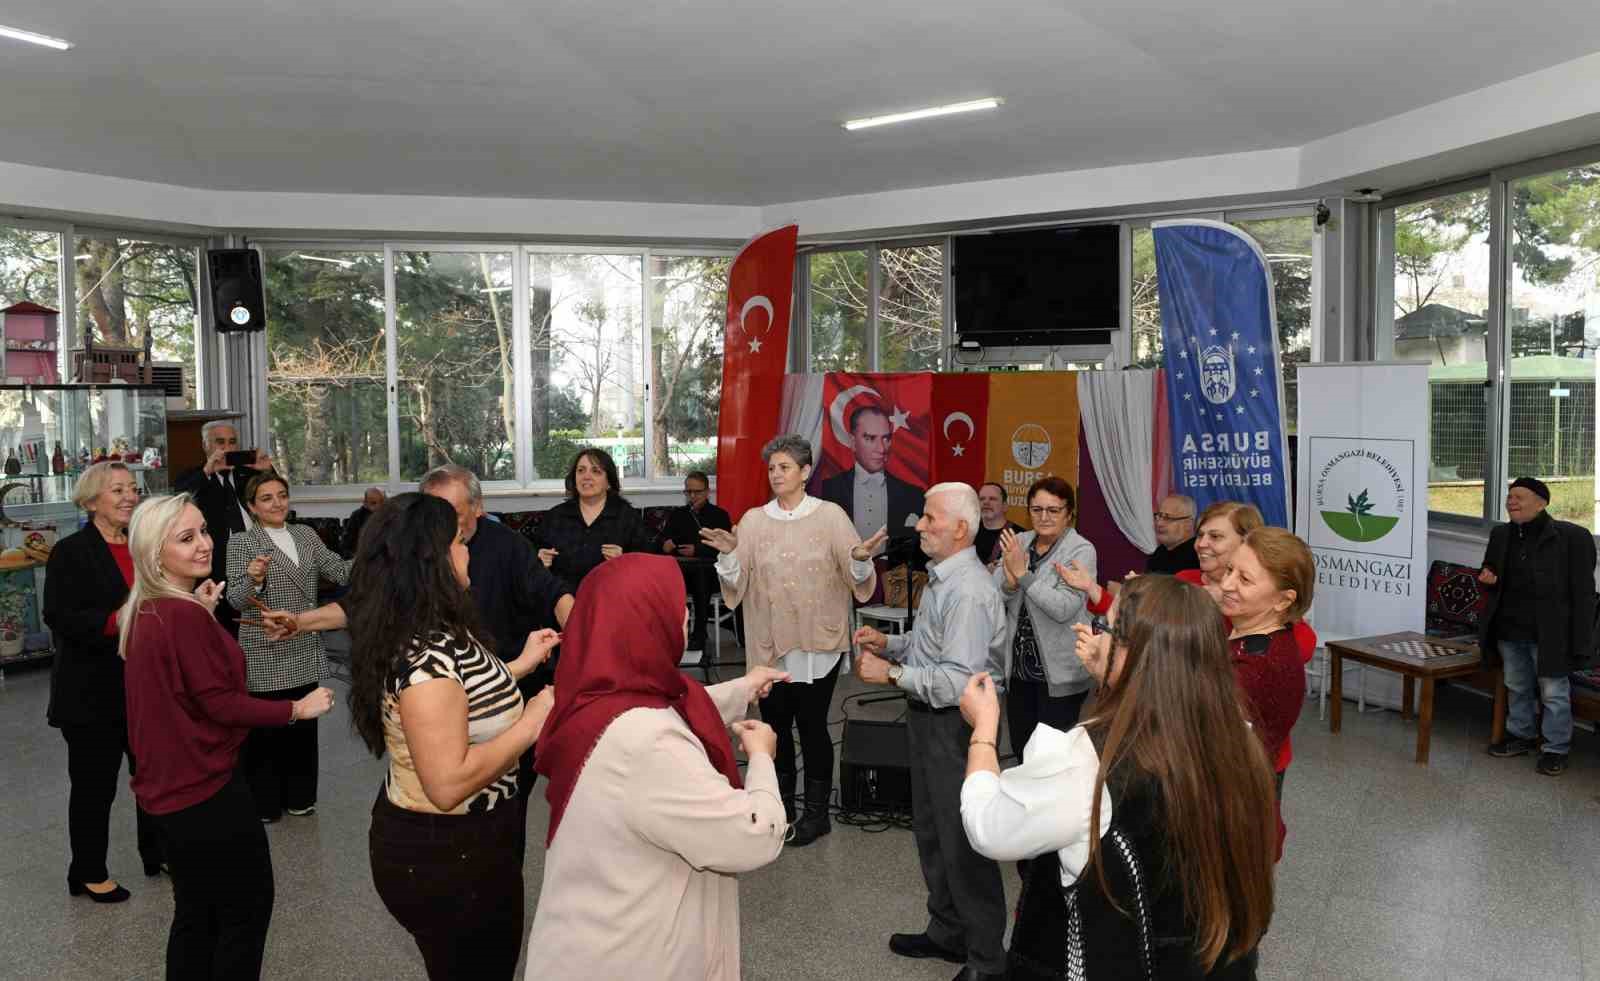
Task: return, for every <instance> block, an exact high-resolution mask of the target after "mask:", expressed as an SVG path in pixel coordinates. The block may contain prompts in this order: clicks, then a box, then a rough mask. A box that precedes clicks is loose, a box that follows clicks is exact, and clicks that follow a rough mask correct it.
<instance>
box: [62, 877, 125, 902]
mask: <svg viewBox="0 0 1600 981" xmlns="http://www.w3.org/2000/svg"><path fill="white" fill-rule="evenodd" d="M67 895H69V896H88V897H89V898H90V899H92V900H94V901H95V902H97V903H123V902H127V900H128V897H129V896H132V895H133V893H131V892H129V891H128V890H126V889H124V888H122V886H120V885H119V886H117V887H116V888H115V889H112V890H111V891H109V892H95V891H94V890H92V889H90V888H89V887H88V886H86V885H84V884H83V883H81V882H79V881H78V880H76V879H74V878H72V877H71V876H68V877H67Z"/></svg>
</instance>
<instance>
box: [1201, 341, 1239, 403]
mask: <svg viewBox="0 0 1600 981" xmlns="http://www.w3.org/2000/svg"><path fill="white" fill-rule="evenodd" d="M1236 378H1237V373H1236V372H1235V371H1234V367H1233V352H1232V351H1231V350H1229V349H1227V348H1225V347H1220V346H1213V347H1208V348H1206V349H1205V350H1204V351H1201V352H1200V392H1201V394H1203V395H1205V397H1206V401H1208V402H1210V403H1211V404H1213V405H1221V404H1222V403H1224V402H1226V401H1228V400H1229V399H1231V398H1233V393H1234V390H1235V388H1236V385H1237V382H1236Z"/></svg>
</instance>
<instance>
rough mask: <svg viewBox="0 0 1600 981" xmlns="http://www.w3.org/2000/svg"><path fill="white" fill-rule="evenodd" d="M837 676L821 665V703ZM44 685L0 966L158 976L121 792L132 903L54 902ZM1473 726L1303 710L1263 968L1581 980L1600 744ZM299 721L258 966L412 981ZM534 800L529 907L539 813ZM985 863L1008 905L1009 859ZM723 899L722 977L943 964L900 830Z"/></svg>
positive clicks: (1300, 975)
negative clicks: (923, 946)
mask: <svg viewBox="0 0 1600 981" xmlns="http://www.w3.org/2000/svg"><path fill="white" fill-rule="evenodd" d="M860 689H861V686H860V685H859V684H858V683H855V682H854V681H852V680H843V681H841V682H840V685H839V692H838V698H839V699H841V700H842V699H843V698H844V697H845V696H847V695H849V694H851V693H853V692H856V691H859V690H860ZM47 691H48V675H47V673H46V672H43V671H32V672H12V673H11V674H10V675H9V676H8V678H7V685H6V687H5V688H4V690H0V978H29V979H32V978H40V979H61V981H72V979H78V978H83V979H94V981H109V979H132V978H150V979H155V978H159V977H161V974H162V967H163V949H164V944H165V939H166V930H167V926H168V923H169V922H170V918H171V914H172V898H171V889H170V886H169V884H168V883H167V882H166V881H165V880H162V879H157V880H146V879H144V878H143V877H142V876H141V875H140V873H139V862H138V858H137V855H136V854H135V851H134V845H133V807H132V803H131V798H130V795H129V794H128V792H127V791H126V787H124V789H123V791H122V793H121V794H120V795H119V797H118V799H117V804H116V808H115V810H114V812H113V816H112V855H111V868H112V873H113V874H114V875H117V876H120V877H121V880H122V881H123V882H124V883H125V884H126V885H128V886H129V887H130V888H131V889H132V890H133V893H134V896H133V899H132V900H131V901H129V902H128V903H126V904H124V905H122V906H113V907H100V906H95V905H93V904H91V903H89V902H88V901H87V900H84V899H71V898H69V897H68V896H67V894H66V890H65V888H64V883H63V878H64V876H65V869H66V826H65V821H66V794H67V779H66V754H65V748H64V744H63V743H62V741H61V738H60V736H59V734H57V733H56V732H55V731H54V730H51V729H49V728H47V727H46V726H45V724H44V707H45V700H46V695H47ZM851 712H852V714H853V715H856V714H859V715H863V716H868V717H883V715H884V713H889V714H891V715H892V713H893V712H894V708H893V706H892V705H881V704H880V705H872V706H867V707H864V708H860V709H858V708H857V707H855V706H852V707H851ZM835 715H836V716H837V715H838V711H837V710H836V712H835ZM1488 720H1489V705H1488V703H1487V702H1485V701H1483V700H1481V699H1478V698H1476V697H1474V696H1472V695H1469V694H1466V693H1461V692H1448V691H1447V692H1443V693H1441V696H1440V706H1439V718H1438V721H1437V723H1436V726H1435V732H1434V740H1433V763H1432V765H1431V766H1429V767H1426V768H1423V767H1419V766H1417V765H1416V764H1415V763H1413V762H1412V761H1411V752H1412V746H1413V734H1414V729H1413V726H1412V725H1411V724H1410V723H1404V722H1401V721H1400V719H1399V717H1398V716H1397V715H1396V714H1394V713H1392V712H1381V711H1371V712H1368V713H1367V714H1365V715H1359V714H1357V713H1356V711H1355V708H1354V706H1353V705H1351V706H1347V711H1346V713H1345V728H1344V732H1343V733H1342V734H1341V735H1339V736H1331V735H1329V734H1328V731H1327V726H1326V723H1323V722H1320V721H1319V720H1318V719H1317V712H1316V703H1315V702H1314V701H1312V702H1308V703H1307V705H1306V711H1305V713H1304V714H1303V715H1302V716H1301V720H1300V725H1299V727H1298V729H1297V730H1296V732H1295V764H1294V766H1293V767H1292V768H1291V770H1290V773H1289V777H1288V782H1287V784H1286V785H1285V817H1286V819H1287V821H1288V824H1289V843H1288V847H1287V852H1286V855H1285V858H1284V860H1283V863H1282V865H1281V866H1280V867H1279V875H1278V911H1277V915H1276V917H1275V919H1274V920H1273V924H1272V930H1271V933H1270V935H1269V936H1268V938H1267V940H1266V941H1265V942H1264V945H1263V953H1262V976H1263V977H1264V978H1283V979H1296V981H1299V979H1320V978H1329V979H1335V978H1337V979H1354V978H1404V979H1413V978H1473V979H1477V978H1510V979H1519V981H1520V979H1562V978H1580V977H1584V976H1587V977H1589V978H1593V979H1600V800H1597V794H1600V740H1597V739H1596V738H1595V736H1593V735H1592V734H1589V733H1583V732H1580V733H1579V735H1578V740H1577V744H1576V746H1575V749H1574V753H1573V757H1572V760H1573V766H1572V768H1571V769H1570V770H1569V771H1568V772H1567V774H1566V775H1565V776H1563V777H1561V778H1559V779H1550V778H1547V777H1540V776H1538V775H1536V774H1535V773H1534V772H1533V760H1532V759H1531V758H1522V759H1516V760H1495V759H1491V758H1489V757H1488V756H1485V755H1484V753H1483V744H1484V743H1485V742H1486V741H1487V736H1488ZM321 735H322V790H321V802H320V804H319V809H318V813H317V815H316V816H315V817H312V818H304V819H301V818H285V820H284V821H283V822H281V823H280V824H277V825H274V826H273V827H272V828H270V829H269V834H270V837H271V841H272V851H273V863H274V868H275V870H276V874H277V906H276V909H275V912H274V914H273V920H272V934H271V936H270V938H269V940H268V944H267V964H266V972H265V974H266V976H267V977H269V978H275V979H276V978H301V977H305V978H313V977H315V978H328V977H347V978H360V979H380V978H382V979H389V978H393V979H404V978H421V977H422V976H423V974H422V969H421V963H420V960H419V958H418V957H417V954H416V951H415V949H414V948H413V947H412V946H411V944H410V939H409V937H408V936H407V935H406V934H405V933H404V932H403V931H402V930H401V929H400V928H399V927H398V926H396V925H395V924H394V922H393V921H392V920H391V919H390V918H389V916H388V914H387V913H386V912H385V910H384V908H383V905H382V904H381V903H380V902H379V900H378V898H377V896H376V895H375V894H374V892H373V890H372V885H371V879H370V877H369V873H368V866H367V857H366V832H367V821H368V817H367V812H368V808H369V807H370V805H371V802H372V798H373V795H374V793H375V792H376V789H377V786H378V780H379V776H380V774H381V772H382V768H383V764H382V763H381V762H378V761H376V760H373V759H371V758H370V757H369V756H367V755H366V753H365V752H364V750H363V749H362V748H361V746H360V744H359V743H358V741H357V740H356V739H355V738H354V737H353V736H352V735H351V734H350V732H349V730H348V728H347V726H346V724H345V721H344V719H342V718H341V717H340V716H339V715H337V714H336V715H334V716H333V717H331V720H330V721H325V722H324V724H323V726H322V729H321ZM538 801H539V806H538V807H537V809H536V811H535V813H534V814H533V815H532V816H531V818H530V821H531V822H532V827H533V833H531V834H530V835H529V841H530V848H529V852H530V854H529V855H528V859H527V865H526V881H527V888H528V908H529V911H530V920H531V911H532V909H533V907H534V904H535V903H536V902H537V898H538V892H539V881H540V870H541V863H542V858H543V854H542V849H541V848H540V847H539V845H538V844H537V843H538V842H540V841H542V839H543V828H544V826H545V820H546V812H545V809H544V807H543V798H542V796H540V797H539V798H538ZM1006 874H1007V883H1006V885H1007V896H1008V898H1009V899H1011V900H1014V899H1015V896H1016V889H1017V880H1016V877H1015V873H1014V871H1012V870H1011V869H1009V868H1008V869H1007V870H1006ZM740 895H741V898H742V909H743V945H744V964H745V976H746V977H747V978H751V979H755V981H778V979H814V978H862V979H869V978H870V979H885V981H893V979H907V981H913V979H914V981H936V979H943V978H948V977H949V976H950V975H951V974H952V973H953V970H952V969H951V968H950V967H949V966H947V965H945V964H943V963H939V964H932V963H927V962H914V961H905V960H902V959H899V958H896V957H894V956H893V955H891V954H890V953H889V952H888V951H887V949H886V948H885V940H886V938H887V935H888V934H889V933H890V932H891V931H894V930H915V929H918V928H920V927H921V926H922V924H923V922H924V912H923V898H924V894H923V887H922V882H921V877H920V875H919V873H918V871H917V862H916V854H915V848H914V845H913V844H912V840H911V835H910V834H909V833H908V832H905V831H887V832H883V833H879V834H872V833H868V832H865V831H862V830H859V829H853V828H841V827H836V828H835V830H834V832H833V834H831V835H829V836H828V837H827V838H824V839H822V840H821V841H820V842H819V843H818V844H816V845H814V846H812V847H810V848H806V849H800V850H791V851H789V852H786V853H785V854H784V855H783V856H782V858H780V859H779V861H778V862H776V863H775V864H774V865H772V866H770V867H769V868H766V869H763V870H761V871H759V872H757V873H754V874H752V875H749V876H746V877H745V878H744V880H743V882H742V883H741V891H740ZM534 957H535V961H537V952H534ZM533 977H535V978H536V977H537V972H534V974H533ZM597 981H600V979H597Z"/></svg>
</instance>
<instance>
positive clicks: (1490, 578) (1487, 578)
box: [1478, 566, 1500, 586]
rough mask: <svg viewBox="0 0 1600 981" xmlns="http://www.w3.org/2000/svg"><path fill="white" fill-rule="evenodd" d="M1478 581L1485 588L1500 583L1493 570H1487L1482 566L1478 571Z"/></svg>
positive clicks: (1486, 567)
mask: <svg viewBox="0 0 1600 981" xmlns="http://www.w3.org/2000/svg"><path fill="white" fill-rule="evenodd" d="M1478 581H1479V582H1481V583H1483V584H1484V585H1485V586H1493V585H1495V584H1497V583H1499V582H1500V577H1499V576H1497V575H1495V574H1494V570H1493V569H1491V568H1489V567H1488V566H1484V567H1483V568H1482V569H1480V570H1478Z"/></svg>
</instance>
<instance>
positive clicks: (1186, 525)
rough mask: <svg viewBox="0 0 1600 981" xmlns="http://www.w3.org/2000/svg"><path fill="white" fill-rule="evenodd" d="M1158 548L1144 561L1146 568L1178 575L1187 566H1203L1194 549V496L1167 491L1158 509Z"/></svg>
mask: <svg viewBox="0 0 1600 981" xmlns="http://www.w3.org/2000/svg"><path fill="white" fill-rule="evenodd" d="M1155 517H1156V542H1157V543H1158V544H1157V545H1156V550H1155V551H1154V552H1151V553H1150V559H1149V561H1148V562H1147V563H1146V564H1145V571H1147V572H1165V573H1166V574H1167V575H1176V574H1178V573H1179V572H1181V571H1183V570H1184V569H1198V568H1200V556H1198V555H1196V554H1195V551H1194V498H1192V497H1185V496H1184V495H1182V494H1168V495H1167V496H1166V497H1164V498H1162V499H1161V508H1160V510H1158V511H1156V515H1155Z"/></svg>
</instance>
